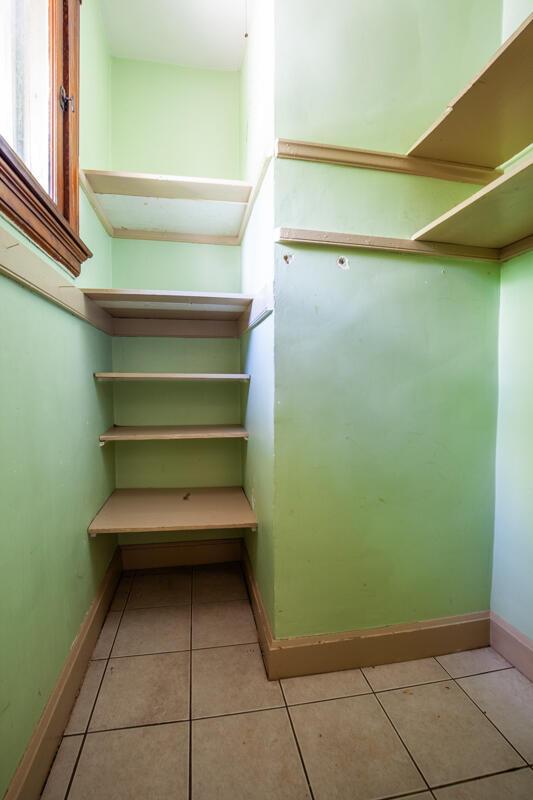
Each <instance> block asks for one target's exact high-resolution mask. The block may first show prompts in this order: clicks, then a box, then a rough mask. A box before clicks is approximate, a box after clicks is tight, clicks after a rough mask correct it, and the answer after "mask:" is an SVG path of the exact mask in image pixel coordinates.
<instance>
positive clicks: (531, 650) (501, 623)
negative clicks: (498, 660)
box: [490, 611, 533, 681]
mask: <svg viewBox="0 0 533 800" xmlns="http://www.w3.org/2000/svg"><path fill="white" fill-rule="evenodd" d="M490 643H491V645H492V647H493V648H494V649H495V650H496V651H497V652H498V653H500V655H502V656H503V657H504V658H506V659H507V661H509V663H510V664H512V665H513V667H516V668H517V669H518V670H520V672H522V673H523V674H524V675H525V676H526V678H529V680H530V681H533V639H530V638H529V637H528V636H525V635H524V634H523V633H521V632H520V631H519V630H518V629H517V628H515V627H514V626H513V625H511V624H510V623H509V622H506V620H504V619H502V617H500V616H498V614H495V613H494V611H492V612H491V615H490Z"/></svg>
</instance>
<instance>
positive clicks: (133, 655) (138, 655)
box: [69, 639, 258, 735]
mask: <svg viewBox="0 0 533 800" xmlns="http://www.w3.org/2000/svg"><path fill="white" fill-rule="evenodd" d="M253 644H258V642H257V639H256V640H255V642H237V643H236V644H217V645H214V646H213V645H210V646H209V647H194V648H190V647H184V648H183V650H156V651H155V652H153V653H130V654H129V655H124V656H110V657H109V660H110V661H114V660H117V659H120V658H143V657H144V656H167V655H171V654H172V653H188V652H189V650H192V652H193V653H201V652H204V651H205V650H222V649H224V648H226V647H250V646H251V645H253ZM93 660H94V661H107V660H108V659H106V658H96V659H93ZM69 735H72V734H69Z"/></svg>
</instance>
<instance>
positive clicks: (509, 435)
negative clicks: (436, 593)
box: [491, 253, 533, 639]
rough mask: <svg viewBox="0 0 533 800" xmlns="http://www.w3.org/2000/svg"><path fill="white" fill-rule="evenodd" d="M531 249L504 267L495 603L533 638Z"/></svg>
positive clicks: (532, 321) (502, 614)
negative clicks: (532, 567) (532, 568)
mask: <svg viewBox="0 0 533 800" xmlns="http://www.w3.org/2000/svg"><path fill="white" fill-rule="evenodd" d="M532 303H533V253H528V254H525V255H523V256H520V257H518V258H515V259H513V260H512V261H509V262H507V263H506V264H505V265H504V266H503V267H502V270H501V306H500V337H499V403H498V438H497V450H496V516H495V541H494V576H493V587H492V602H491V608H492V610H493V611H495V612H496V613H497V614H499V615H500V616H501V617H503V618H504V619H505V620H506V621H507V622H509V623H510V624H511V625H514V626H515V627H516V628H518V629H519V630H520V631H521V632H522V633H523V634H525V635H526V636H528V637H530V638H531V639H533V581H532V579H531V565H532V564H533V478H532V475H533V422H532V415H531V408H532V403H533V356H532V354H533V319H532V317H531V306H532Z"/></svg>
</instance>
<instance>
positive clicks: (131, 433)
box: [100, 425, 248, 442]
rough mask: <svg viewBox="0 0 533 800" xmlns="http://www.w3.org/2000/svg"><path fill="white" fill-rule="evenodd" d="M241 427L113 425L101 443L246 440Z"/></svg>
mask: <svg viewBox="0 0 533 800" xmlns="http://www.w3.org/2000/svg"><path fill="white" fill-rule="evenodd" d="M247 438H248V431H247V430H246V429H245V428H243V427H242V425H173V426H169V425H139V426H130V425H113V427H112V428H109V430H107V431H106V432H105V433H102V434H101V436H100V441H101V442H154V441H173V440H174V441H178V440H183V439H247Z"/></svg>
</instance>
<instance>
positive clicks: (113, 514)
mask: <svg viewBox="0 0 533 800" xmlns="http://www.w3.org/2000/svg"><path fill="white" fill-rule="evenodd" d="M256 527H257V518H256V516H255V514H254V512H253V511H252V509H251V507H250V504H249V502H248V500H247V499H246V495H245V494H244V491H243V490H242V488H241V487H240V486H232V487H224V488H213V489H211V488H209V489H205V488H201V489H116V490H115V491H114V492H113V494H112V495H111V496H110V497H109V499H108V500H107V502H106V503H105V504H104V506H103V507H102V508H101V509H100V511H99V512H98V514H97V515H96V517H95V518H94V519H93V521H92V522H91V524H90V525H89V529H88V532H89V535H90V536H97V535H99V534H106V533H141V532H142V533H144V532H160V531H194V530H217V529H218V530H223V529H236V528H254V529H255V528H256Z"/></svg>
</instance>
